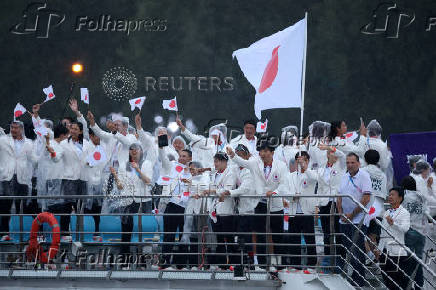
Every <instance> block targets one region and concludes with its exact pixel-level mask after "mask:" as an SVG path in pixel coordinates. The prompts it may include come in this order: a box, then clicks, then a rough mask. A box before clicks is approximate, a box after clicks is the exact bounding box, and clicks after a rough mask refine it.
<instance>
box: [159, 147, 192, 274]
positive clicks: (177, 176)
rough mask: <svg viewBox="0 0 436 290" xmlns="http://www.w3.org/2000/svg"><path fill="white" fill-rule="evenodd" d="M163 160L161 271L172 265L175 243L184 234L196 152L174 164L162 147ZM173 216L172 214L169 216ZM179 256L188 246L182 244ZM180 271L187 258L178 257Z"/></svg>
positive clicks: (183, 154) (183, 155) (175, 261)
mask: <svg viewBox="0 0 436 290" xmlns="http://www.w3.org/2000/svg"><path fill="white" fill-rule="evenodd" d="M159 159H160V160H161V162H162V169H161V175H162V179H163V181H164V182H165V184H163V188H162V196H161V198H160V201H159V212H163V213H164V216H163V221H164V232H165V234H164V236H163V241H164V242H165V244H164V245H163V246H162V255H163V256H162V261H161V263H160V264H161V268H163V269H165V268H168V267H170V265H171V261H170V260H171V254H170V253H171V252H172V249H173V246H174V243H175V238H176V234H175V232H177V230H178V231H179V233H180V234H182V233H183V227H184V222H185V218H184V216H183V214H184V213H185V208H186V206H187V204H188V200H189V184H190V180H191V179H192V176H191V173H190V172H189V168H188V164H189V162H191V161H192V152H191V151H190V150H187V149H184V150H182V151H181V152H180V156H179V158H178V160H177V161H175V160H173V161H170V160H169V158H168V155H167V154H166V152H165V149H164V147H161V148H159ZM167 214H169V215H167ZM178 252H179V253H186V245H182V244H181V245H180V247H179V250H178ZM172 264H174V265H175V266H176V267H177V268H178V269H181V268H183V267H184V259H183V257H182V256H181V255H174V256H173V262H172Z"/></svg>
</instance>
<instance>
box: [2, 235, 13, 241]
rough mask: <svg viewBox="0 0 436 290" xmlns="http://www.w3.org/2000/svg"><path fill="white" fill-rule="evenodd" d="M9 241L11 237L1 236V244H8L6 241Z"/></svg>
mask: <svg viewBox="0 0 436 290" xmlns="http://www.w3.org/2000/svg"><path fill="white" fill-rule="evenodd" d="M10 240H12V239H11V237H10V236H9V235H4V236H2V238H1V241H2V242H8V241H10Z"/></svg>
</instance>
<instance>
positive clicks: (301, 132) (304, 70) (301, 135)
mask: <svg viewBox="0 0 436 290" xmlns="http://www.w3.org/2000/svg"><path fill="white" fill-rule="evenodd" d="M307 16H308V13H307V11H306V14H305V16H304V18H305V19H306V29H305V31H304V54H303V77H302V80H301V108H300V109H301V110H300V111H301V116H300V139H302V138H303V121H304V91H305V88H306V51H307Z"/></svg>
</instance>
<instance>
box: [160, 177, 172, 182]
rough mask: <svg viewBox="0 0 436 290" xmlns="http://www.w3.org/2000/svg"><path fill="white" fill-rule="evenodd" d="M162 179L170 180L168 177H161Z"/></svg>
mask: <svg viewBox="0 0 436 290" xmlns="http://www.w3.org/2000/svg"><path fill="white" fill-rule="evenodd" d="M162 180H163V181H170V178H169V177H162Z"/></svg>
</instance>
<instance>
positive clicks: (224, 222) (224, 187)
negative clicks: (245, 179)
mask: <svg viewBox="0 0 436 290" xmlns="http://www.w3.org/2000/svg"><path fill="white" fill-rule="evenodd" d="M213 159H214V165H215V171H214V172H212V178H211V183H210V184H211V189H208V190H205V191H203V195H209V196H211V197H212V196H213V197H214V198H209V200H208V204H209V205H208V209H209V213H210V216H211V217H212V222H211V224H212V229H213V232H214V233H216V235H217V247H216V254H217V255H211V256H209V258H210V259H209V264H210V265H211V270H216V267H219V268H220V269H223V270H226V269H228V268H229V265H227V258H226V255H227V254H229V253H230V256H229V261H230V264H233V263H235V262H236V256H235V255H232V254H235V247H234V246H233V245H229V244H230V243H234V242H235V241H234V235H233V234H228V233H232V232H234V231H235V228H234V223H235V221H234V218H235V216H234V213H235V199H234V198H233V197H231V196H230V195H229V194H225V193H224V192H225V191H229V190H232V189H235V188H236V175H235V172H234V171H233V169H232V168H230V167H229V166H227V163H228V160H229V157H228V156H227V154H226V153H224V152H218V153H217V154H215V156H214V158H213ZM223 232H224V233H223ZM227 243H229V244H227ZM226 244H227V245H226Z"/></svg>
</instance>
